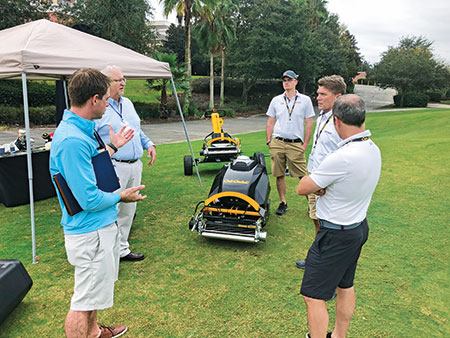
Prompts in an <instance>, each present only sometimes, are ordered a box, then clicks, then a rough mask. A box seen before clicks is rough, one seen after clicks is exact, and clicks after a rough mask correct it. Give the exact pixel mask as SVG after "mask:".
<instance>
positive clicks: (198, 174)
mask: <svg viewBox="0 0 450 338" xmlns="http://www.w3.org/2000/svg"><path fill="white" fill-rule="evenodd" d="M170 81H171V82H172V87H173V94H174V95H175V100H176V101H177V106H178V111H179V112H180V116H181V122H183V128H184V133H185V134H186V139H187V141H188V144H189V149H190V150H191V156H192V160H193V161H194V165H195V170H196V171H197V177H198V182H199V183H200V187H203V184H202V180H201V179H200V173H199V172H198V166H197V161H196V160H195V156H194V151H193V150H192V145H191V140H190V139H189V134H188V131H187V128H186V122H184V116H183V111H182V110H181V105H180V101H179V100H178V94H177V89H176V88H175V82H173V77H171V78H170Z"/></svg>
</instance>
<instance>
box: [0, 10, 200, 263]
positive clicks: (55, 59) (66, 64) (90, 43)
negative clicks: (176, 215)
mask: <svg viewBox="0 0 450 338" xmlns="http://www.w3.org/2000/svg"><path fill="white" fill-rule="evenodd" d="M0 41H1V44H0V79H7V78H9V79H12V78H21V79H22V87H23V102H24V115H25V128H26V136H27V163H28V179H29V189H30V213H31V234H32V246H33V263H36V244H35V243H36V242H35V224H34V199H33V171H32V160H31V143H30V123H29V111H28V95H27V79H31V80H35V79H39V80H61V79H62V80H64V82H63V83H64V86H65V83H66V79H67V78H68V77H70V76H71V75H72V74H73V73H74V72H75V71H77V70H78V69H80V68H88V67H89V68H96V69H99V70H101V69H103V68H104V67H106V66H107V65H115V66H118V67H120V68H121V70H122V73H123V74H124V76H125V77H127V78H128V79H155V78H166V79H168V78H170V79H171V82H172V86H173V90H174V94H175V95H174V96H175V98H176V100H177V105H178V110H179V112H180V116H181V120H182V122H183V126H184V131H185V134H186V139H187V141H188V143H189V148H190V151H191V155H192V158H195V157H194V153H193V150H192V147H191V143H190V140H189V135H188V132H187V128H186V123H185V121H184V117H183V112H182V110H181V106H180V103H179V101H178V95H177V93H176V88H175V84H174V81H173V78H172V74H171V72H170V67H169V65H168V64H167V63H164V62H159V61H156V60H154V59H152V58H150V57H147V56H145V55H142V54H139V53H137V52H134V51H132V50H131V49H128V48H125V47H122V46H120V45H118V44H116V43H113V42H111V41H108V40H105V39H101V38H99V37H95V36H92V35H90V34H87V33H83V32H80V31H78V30H75V29H72V28H70V27H66V26H64V25H60V24H57V23H54V22H51V21H48V20H45V19H43V20H37V21H33V22H29V23H26V24H23V25H19V26H16V27H12V28H8V29H4V30H2V31H0ZM65 89H67V88H66V86H65ZM65 94H66V106H67V105H68V104H67V90H65ZM194 164H195V166H196V169H197V176H198V179H199V182H200V185H201V180H200V175H199V172H198V168H197V165H196V162H195V161H194Z"/></svg>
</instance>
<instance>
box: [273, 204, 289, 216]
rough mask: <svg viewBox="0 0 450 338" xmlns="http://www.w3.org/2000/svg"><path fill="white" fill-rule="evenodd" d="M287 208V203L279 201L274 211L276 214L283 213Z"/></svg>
mask: <svg viewBox="0 0 450 338" xmlns="http://www.w3.org/2000/svg"><path fill="white" fill-rule="evenodd" d="M287 209H288V206H287V203H284V202H281V203H280V205H279V206H278V209H277V210H276V211H275V213H276V214H277V215H278V216H281V215H284V213H285V212H286V210H287Z"/></svg>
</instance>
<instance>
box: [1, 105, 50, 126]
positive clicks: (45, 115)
mask: <svg viewBox="0 0 450 338" xmlns="http://www.w3.org/2000/svg"><path fill="white" fill-rule="evenodd" d="M29 117H30V124H31V125H43V124H53V125H54V124H56V108H55V106H43V107H30V108H29ZM15 124H19V125H24V124H25V122H24V112H23V106H18V107H15V106H4V105H0V125H15Z"/></svg>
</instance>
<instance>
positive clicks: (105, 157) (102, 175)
mask: <svg viewBox="0 0 450 338" xmlns="http://www.w3.org/2000/svg"><path fill="white" fill-rule="evenodd" d="M92 165H93V167H94V172H95V178H96V179H97V187H98V188H99V189H100V190H101V191H104V192H113V191H116V190H117V189H119V188H120V184H119V179H118V178H117V175H116V171H115V169H114V165H113V164H112V161H111V157H110V156H109V153H108V152H107V151H106V150H105V151H102V152H100V153H99V154H98V155H96V156H94V157H93V158H92ZM53 179H54V180H55V183H56V187H57V188H58V191H59V193H60V195H61V197H62V199H63V202H64V206H65V207H66V209H67V212H68V213H69V215H70V216H73V215H75V214H77V213H79V212H80V211H81V210H83V209H82V208H81V207H80V205H79V204H78V201H77V200H76V198H75V196H73V193H72V191H71V190H70V188H69V186H68V185H67V182H66V180H65V179H64V177H63V176H62V175H61V173H57V174H55V175H53Z"/></svg>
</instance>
